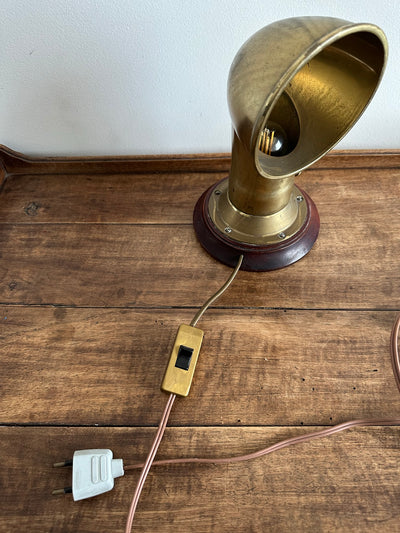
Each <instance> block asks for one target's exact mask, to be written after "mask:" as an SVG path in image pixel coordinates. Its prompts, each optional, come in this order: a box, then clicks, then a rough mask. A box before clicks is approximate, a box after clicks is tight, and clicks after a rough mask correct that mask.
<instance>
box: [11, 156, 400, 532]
mask: <svg viewBox="0 0 400 533" xmlns="http://www.w3.org/2000/svg"><path fill="white" fill-rule="evenodd" d="M229 164H230V159H229V157H228V156H227V155H226V154H216V155H212V154H205V155H202V156H196V157H193V156H190V155H184V156H160V157H109V158H32V157H28V156H24V155H22V154H17V153H15V152H13V151H12V150H10V149H8V148H6V147H2V148H0V169H1V179H2V180H3V181H2V186H1V187H0V306H1V307H0V341H1V342H0V362H1V364H0V383H1V394H0V424H2V425H1V426H0V457H2V458H3V467H2V469H0V488H1V491H2V505H1V509H0V532H1V533H2V532H4V533H14V532H20V531H26V530H29V531H32V532H38V533H39V532H40V533H42V532H45V531H49V532H57V533H59V532H62V533H63V532H66V533H68V532H74V533H75V532H79V533H89V532H94V531H96V532H98V531H101V532H104V533H107V532H108V531H110V532H111V531H112V532H115V531H123V528H124V523H125V520H126V515H127V511H128V507H129V501H130V498H131V496H132V492H133V489H134V484H135V480H136V479H137V473H131V474H129V475H127V476H126V477H125V478H123V479H119V480H116V488H115V490H114V491H113V492H110V493H108V494H105V495H103V496H101V497H99V498H94V499H91V500H87V501H83V502H80V503H73V502H72V499H71V498H70V497H60V498H57V497H51V496H50V492H51V490H52V489H53V488H58V487H62V486H63V485H67V484H69V475H70V472H68V470H67V469H61V470H59V469H57V470H55V469H53V468H51V464H52V463H53V462H54V461H57V460H62V459H65V458H68V457H70V456H71V455H72V453H73V451H74V450H75V449H79V448H89V447H110V448H111V449H113V451H114V453H115V456H117V457H118V456H120V457H123V458H124V459H125V460H126V462H131V461H137V460H142V459H143V458H144V457H145V455H146V453H147V451H148V449H149V446H150V443H151V439H152V437H153V435H154V432H155V428H154V426H155V425H156V424H157V423H158V421H159V417H160V415H161V411H162V409H163V407H164V405H165V402H166V395H164V394H162V393H161V392H160V391H159V386H160V383H161V379H162V376H163V373H164V369H165V366H166V363H167V359H168V356H169V350H170V348H171V346H172V343H173V339H174V336H175V332H176V330H177V328H178V326H179V325H180V324H181V323H185V322H186V323H188V322H189V321H190V320H191V318H192V317H193V315H194V313H195V311H196V310H197V308H198V307H199V306H200V305H202V303H203V302H204V301H205V299H206V298H208V297H209V296H210V295H211V294H212V293H213V292H214V291H215V290H216V289H217V288H219V287H220V286H221V284H222V283H223V282H224V281H225V279H226V278H227V277H228V275H229V274H230V272H231V270H230V269H229V268H226V267H225V266H224V265H221V264H219V263H218V262H217V261H215V260H213V259H212V258H211V257H209V256H208V255H207V254H206V252H205V251H204V250H203V249H202V248H201V247H200V245H199V244H198V242H197V241H196V238H195V236H194V232H193V229H192V211H193V207H194V204H195V202H196V200H197V198H198V197H199V196H200V194H201V193H202V192H203V191H204V190H205V189H206V188H207V187H209V186H210V185H211V184H213V183H215V182H216V181H217V180H219V179H220V178H222V177H223V176H224V175H226V173H227V171H228V168H229ZM399 178H400V151H393V152H390V153H387V152H385V151H377V152H375V151H370V152H362V153H358V152H357V153H351V152H337V153H333V154H332V155H329V156H327V157H324V158H323V159H322V160H321V161H319V162H318V163H317V164H316V165H314V166H313V168H312V169H310V170H308V171H306V172H303V174H302V175H301V176H300V177H299V178H298V179H297V182H298V184H299V186H300V187H302V188H303V189H305V190H306V191H307V193H308V194H310V196H311V197H312V199H313V200H314V201H315V203H316V204H317V207H318V210H319V214H320V217H321V231H320V236H319V238H318V241H317V243H316V245H315V246H314V248H313V249H312V251H311V252H310V254H308V255H307V256H306V257H305V258H304V259H302V260H301V261H300V262H298V263H296V264H295V265H293V266H291V267H289V268H286V269H284V270H282V271H275V272H270V273H251V272H240V273H239V276H238V278H237V279H236V280H235V282H234V284H233V286H232V287H231V288H230V289H229V291H228V292H227V293H226V294H225V295H224V296H223V297H222V298H221V299H220V300H219V301H218V302H217V306H214V307H213V308H212V309H211V310H210V311H209V312H208V313H206V315H205V316H204V319H202V321H201V323H200V324H199V325H200V327H201V328H203V329H204V331H205V334H206V335H205V340H204V344H203V348H202V352H201V354H200V360H199V364H198V367H197V370H196V375H195V380H194V383H193V386H192V390H191V393H190V395H189V397H188V398H187V399H179V400H177V401H176V404H175V405H174V409H173V412H172V415H171V419H170V423H169V427H168V428H167V431H166V437H165V440H164V441H163V443H162V445H161V448H160V457H165V458H166V457H177V456H191V455H197V456H199V455H205V456H213V455H215V456H218V457H220V456H223V455H224V456H226V455H230V454H241V453H246V452H250V451H254V450H256V449H259V448H262V447H264V446H267V445H268V444H272V443H274V442H277V441H279V440H281V439H283V438H287V437H289V436H292V435H298V434H302V433H303V432H306V431H309V430H311V429H312V428H313V427H314V426H317V425H321V424H322V425H326V426H329V425H332V424H336V423H339V422H343V421H346V420H349V419H354V418H360V417H382V416H385V417H391V416H398V413H399V408H400V395H399V394H398V391H397V388H396V385H395V381H394V379H393V375H392V369H391V364H390V357H389V336H390V329H391V325H392V323H393V320H394V318H395V316H396V314H397V311H396V310H399V309H400V303H399V302H400V297H399V294H400V293H399V287H400V273H399V269H398V268H397V264H398V258H399V255H400V254H399V251H400V249H399V246H400V237H399V235H400V216H399V215H400V203H399V197H400V179H399ZM301 426H304V427H301ZM306 426H307V427H306ZM399 437H400V433H399V427H370V428H367V429H355V430H351V431H349V432H347V433H342V434H340V435H335V436H334V437H331V438H329V439H324V440H320V441H313V442H311V443H305V444H302V445H299V446H296V447H293V448H290V449H287V450H283V451H282V452H278V453H277V454H275V455H271V456H269V457H267V458H263V459H260V460H256V461H252V462H250V463H246V464H240V465H226V466H223V467H216V466H211V467H209V466H204V465H203V466H200V465H198V466H196V467H191V466H179V467H178V466H174V467H172V466H171V467H163V468H159V469H157V470H156V469H154V471H152V472H151V473H150V476H149V479H148V482H147V483H146V486H145V489H144V492H143V499H142V500H141V502H140V505H139V510H138V515H137V522H136V523H135V531H138V532H139V531H142V532H152V533H153V532H154V531H163V532H164V531H165V532H172V531H173V532H177V531H178V532H184V533H190V532H192V531H193V532H194V531H196V533H197V532H200V533H214V532H215V533H220V532H222V533H224V532H225V531H226V532H228V531H229V532H230V531H237V532H243V533H249V532H257V533H258V532H264V531H271V532H286V531H302V532H303V531H305V532H315V531H324V532H335V531H346V532H357V533H358V532H359V531H363V532H364V531H368V532H372V531H373V532H375V531H376V532H385V533H386V532H387V533H392V532H400V525H399V524H400V520H399V510H398V501H399V496H400V484H399V476H398V458H399V442H400V440H399ZM5 458H6V459H7V460H5Z"/></svg>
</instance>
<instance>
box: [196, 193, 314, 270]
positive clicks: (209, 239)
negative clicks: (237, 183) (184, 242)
mask: <svg viewBox="0 0 400 533" xmlns="http://www.w3.org/2000/svg"><path fill="white" fill-rule="evenodd" d="M217 187H218V183H217V184H215V185H213V186H211V187H210V188H209V189H208V190H206V191H205V192H204V193H203V194H202V196H201V197H200V198H199V200H198V201H197V203H196V206H195V209H194V213H193V225H194V229H195V232H196V235H197V238H198V240H199V242H200V244H201V245H202V246H203V248H204V249H205V250H206V251H207V252H208V253H209V254H210V255H211V256H213V257H214V258H215V259H218V261H221V262H222V263H224V264H225V265H228V266H230V267H234V266H235V265H236V263H237V260H238V257H239V256H240V255H241V254H243V256H244V259H243V263H242V267H241V269H242V270H249V271H255V272H265V271H268V270H277V269H279V268H284V267H286V266H289V265H291V264H292V263H295V262H296V261H299V259H301V258H302V257H304V256H305V255H306V254H307V253H308V252H309V251H310V250H311V248H312V246H313V244H314V243H315V241H316V239H317V237H318V232H319V225H320V222H319V215H318V211H317V208H316V206H315V204H314V202H313V201H312V199H311V198H310V197H309V196H308V194H307V193H305V192H304V191H302V190H301V189H300V190H301V194H302V196H303V198H304V201H305V202H306V205H307V216H306V218H305V221H304V224H303V225H302V226H301V228H300V229H299V231H298V232H297V233H296V234H294V235H292V236H291V237H290V238H289V239H285V240H284V241H282V242H280V243H274V244H268V245H262V244H248V243H244V242H239V241H236V240H233V239H230V238H229V237H228V235H227V234H223V233H222V232H221V231H220V230H219V229H218V228H217V227H216V226H215V225H214V223H213V221H212V220H211V217H210V215H209V212H208V203H209V200H210V196H211V195H212V194H213V193H214V190H215V189H216V188H217Z"/></svg>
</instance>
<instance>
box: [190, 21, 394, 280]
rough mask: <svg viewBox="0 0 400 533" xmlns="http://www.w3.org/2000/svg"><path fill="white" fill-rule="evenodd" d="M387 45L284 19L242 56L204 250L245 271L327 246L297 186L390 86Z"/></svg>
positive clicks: (340, 26)
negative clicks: (384, 84) (225, 166)
mask: <svg viewBox="0 0 400 533" xmlns="http://www.w3.org/2000/svg"><path fill="white" fill-rule="evenodd" d="M386 60H387V41H386V37H385V35H384V33H383V31H382V30H380V29H379V28H378V27H377V26H375V25H372V24H353V23H351V22H347V21H345V20H340V19H336V18H329V17H300V18H291V19H285V20H281V21H278V22H275V23H273V24H271V25H269V26H266V27H264V28H262V29H261V30H260V31H258V32H257V33H255V34H254V35H253V36H252V37H250V39H249V40H248V41H247V42H245V43H244V45H243V46H242V47H241V48H240V50H239V52H238V53H237V55H236V57H235V58H234V60H233V63H232V66H231V69H230V73H229V79H228V103H229V110H230V114H231V118H232V124H233V145H232V163H231V169H230V173H229V177H228V178H226V179H224V180H222V181H221V182H219V183H217V184H215V185H214V186H212V187H211V188H210V189H208V190H207V191H205V193H204V194H203V195H202V196H201V197H200V199H199V200H198V202H197V204H196V207H195V211H194V227H195V231H196V233H197V236H198V238H199V240H200V243H201V244H202V246H203V247H204V248H205V249H206V250H207V251H208V252H209V253H210V254H211V255H212V256H213V257H215V258H217V259H218V260H220V261H222V262H223V263H225V264H227V265H230V266H234V265H235V264H236V263H237V259H238V256H239V255H241V254H243V256H244V259H243V265H242V268H243V269H245V270H259V271H265V270H274V269H277V268H282V267H285V266H287V265H290V264H292V263H294V262H295V261H298V260H299V259H301V258H302V257H303V256H304V255H305V254H307V253H308V252H309V250H310V249H311V247H312V246H313V244H314V242H315V240H316V239H317V236H318V231H319V216H318V212H317V209H316V207H315V204H314V202H313V201H312V200H311V198H310V197H309V196H308V195H307V193H306V192H305V191H302V190H301V189H300V188H298V187H297V186H296V185H295V183H294V180H295V177H296V175H298V174H299V173H300V172H301V171H302V170H303V169H305V168H307V167H309V166H310V165H311V164H312V163H314V162H315V161H317V160H318V159H320V158H321V157H322V156H323V155H324V154H326V153H327V152H328V151H329V150H330V149H331V148H332V147H333V146H334V145H335V144H336V143H337V142H338V141H339V140H340V139H342V137H344V135H345V134H346V133H347V132H348V131H349V130H350V128H351V127H352V126H353V125H354V123H355V122H356V121H357V119H358V118H359V117H360V115H361V114H362V112H363V111H364V109H365V108H366V106H367V105H368V103H369V102H370V100H371V98H372V96H373V95H374V93H375V91H376V89H377V87H378V85H379V82H380V80H381V77H382V74H383V71H384V68H385V64H386Z"/></svg>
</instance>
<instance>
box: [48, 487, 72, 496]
mask: <svg viewBox="0 0 400 533" xmlns="http://www.w3.org/2000/svg"><path fill="white" fill-rule="evenodd" d="M52 494H53V496H58V495H59V494H72V487H64V488H63V489H56V490H53V492H52Z"/></svg>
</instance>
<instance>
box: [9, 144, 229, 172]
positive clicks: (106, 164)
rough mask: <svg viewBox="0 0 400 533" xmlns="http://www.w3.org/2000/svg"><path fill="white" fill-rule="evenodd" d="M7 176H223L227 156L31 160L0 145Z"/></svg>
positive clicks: (33, 158) (32, 158)
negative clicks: (127, 174) (213, 173)
mask: <svg viewBox="0 0 400 533" xmlns="http://www.w3.org/2000/svg"><path fill="white" fill-rule="evenodd" d="M0 164H2V165H3V167H4V169H5V171H6V174H7V176H11V175H18V174H81V173H91V174H124V173H133V174H139V173H157V172H174V173H177V172H225V171H226V169H228V168H229V166H230V156H229V155H228V154H180V155H143V156H96V157H31V156H26V155H24V154H21V153H19V152H15V151H14V150H12V149H11V148H8V147H7V146H4V145H0Z"/></svg>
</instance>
